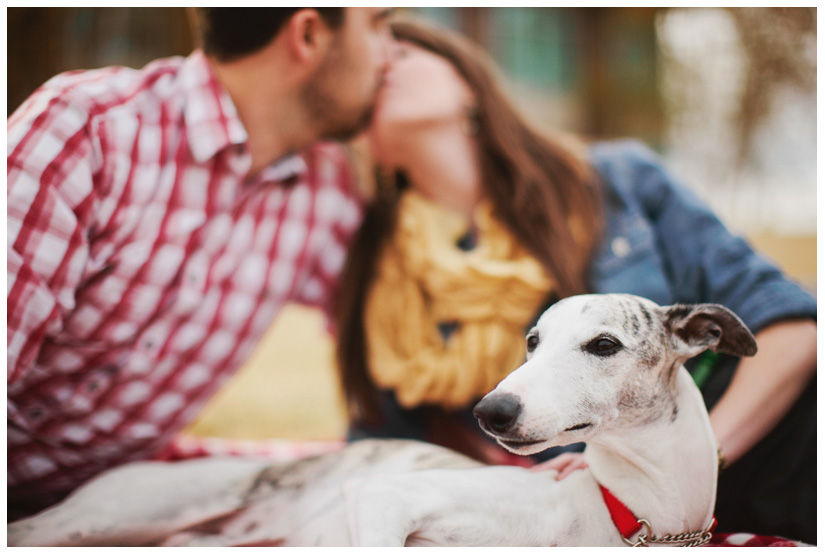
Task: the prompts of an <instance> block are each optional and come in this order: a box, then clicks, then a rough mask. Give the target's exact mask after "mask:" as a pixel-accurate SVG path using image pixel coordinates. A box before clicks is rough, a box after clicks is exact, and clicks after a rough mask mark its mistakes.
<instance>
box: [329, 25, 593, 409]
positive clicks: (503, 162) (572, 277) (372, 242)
mask: <svg viewBox="0 0 825 555" xmlns="http://www.w3.org/2000/svg"><path fill="white" fill-rule="evenodd" d="M392 28H393V32H394V34H395V36H396V38H397V39H398V40H399V41H407V42H410V43H413V44H415V45H417V46H420V47H421V48H424V49H426V50H429V51H431V52H433V53H435V54H437V55H439V56H442V57H443V58H445V59H446V60H447V61H449V62H450V63H451V64H452V65H453V66H454V67H455V69H456V70H457V71H458V73H459V74H460V75H461V76H462V77H463V78H464V80H465V81H466V82H467V83H468V85H469V86H470V88H471V89H472V90H473V92H474V94H475V96H476V99H477V118H478V119H477V135H476V137H477V140H478V148H479V149H480V152H479V154H480V155H479V160H480V161H481V165H482V167H481V170H482V174H481V175H482V182H483V187H484V193H485V195H486V196H487V197H488V198H489V199H491V201H492V202H493V204H494V206H495V211H496V215H497V217H498V218H499V219H500V220H501V222H503V223H504V225H506V227H507V228H508V229H509V230H510V232H511V233H512V234H513V236H514V237H515V238H516V239H517V240H518V241H519V242H520V243H521V244H522V245H524V246H525V247H526V248H527V249H528V250H529V251H530V253H531V254H532V255H533V256H535V258H536V259H537V260H538V261H539V262H540V263H541V264H542V265H543V266H544V267H545V269H546V271H547V272H548V274H549V275H550V276H552V277H553V280H554V282H555V290H554V294H555V296H557V297H559V298H562V297H566V296H569V295H575V294H579V293H585V292H587V291H588V284H587V277H586V274H587V267H588V262H589V259H590V256H591V252H592V249H593V247H594V243H595V241H596V238H597V237H599V236H600V235H601V226H602V216H601V203H600V195H599V191H598V185H597V181H596V179H595V175H594V173H593V171H592V169H591V167H590V165H589V164H588V163H587V162H586V160H585V158H584V156H582V155H580V154H579V153H578V152H576V151H574V150H573V149H572V148H570V147H567V146H563V145H562V143H561V142H560V141H559V140H552V139H550V138H548V137H545V136H542V135H541V134H539V133H537V132H536V131H534V130H533V129H531V128H530V127H529V126H528V125H527V124H526V123H525V122H524V120H523V119H522V117H521V116H520V115H519V114H518V113H517V112H516V111H515V109H514V108H513V105H512V104H511V103H510V102H509V100H508V99H507V98H506V97H505V95H504V94H503V92H502V90H501V88H500V87H499V85H498V84H497V81H496V76H495V73H494V70H493V66H492V64H491V63H490V62H489V60H488V58H487V56H486V55H485V54H484V53H483V51H482V50H481V49H480V48H479V47H477V46H475V45H474V44H473V43H471V42H470V41H468V40H467V39H465V38H463V37H461V36H459V35H457V34H455V33H452V32H450V31H446V30H442V29H437V28H433V27H430V26H425V25H422V24H419V23H414V22H411V21H405V22H396V23H394V24H393V25H392ZM393 200H394V199H393V197H392V196H389V198H388V196H387V195H382V194H378V195H376V197H375V199H374V201H373V202H372V203H371V204H370V205H369V206H368V207H367V210H366V213H365V216H364V222H363V225H362V227H361V228H360V230H359V232H358V233H357V234H356V237H355V238H354V242H353V244H352V247H351V249H350V254H349V257H348V259H347V263H346V265H345V268H344V271H343V274H342V276H341V282H340V288H339V290H338V295H337V306H336V316H337V324H338V325H337V328H338V338H337V346H336V359H337V364H338V370H339V373H340V377H341V382H342V386H343V388H344V393H345V396H346V400H347V406H348V411H349V415H350V418H351V419H353V421H358V422H362V423H370V422H375V421H376V419H377V417H378V391H377V390H376V388H375V385H374V384H373V382H372V380H371V379H370V373H369V369H368V360H367V354H368V353H367V341H366V337H365V330H364V306H365V304H366V299H367V293H368V291H369V289H370V287H371V285H372V283H373V280H374V278H375V272H376V267H377V262H378V259H379V256H380V253H381V250H382V247H383V245H384V243H385V241H387V240H389V239H390V238H391V236H392V233H393V230H394V226H395V220H396V218H395V216H396V212H397V211H396V204H395V203H394V202H393Z"/></svg>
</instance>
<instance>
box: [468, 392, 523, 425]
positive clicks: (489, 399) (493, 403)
mask: <svg viewBox="0 0 825 555" xmlns="http://www.w3.org/2000/svg"><path fill="white" fill-rule="evenodd" d="M520 412H521V401H519V398H518V397H516V396H515V395H511V394H509V393H501V394H498V395H488V396H486V397H485V398H484V399H482V400H481V401H479V402H478V404H477V405H476V406H475V408H474V409H473V415H474V416H475V417H476V418H478V420H479V421H480V422H481V424H482V426H486V427H487V428H489V429H490V430H492V431H493V432H496V433H498V434H503V433H504V432H506V431H507V430H509V429H510V428H512V427H513V424H515V423H516V420H518V415H519V413H520Z"/></svg>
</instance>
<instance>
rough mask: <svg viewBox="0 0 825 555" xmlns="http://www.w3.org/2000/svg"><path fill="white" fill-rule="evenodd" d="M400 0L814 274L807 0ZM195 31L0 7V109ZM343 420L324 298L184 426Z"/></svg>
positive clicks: (227, 432)
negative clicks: (629, 4)
mask: <svg viewBox="0 0 825 555" xmlns="http://www.w3.org/2000/svg"><path fill="white" fill-rule="evenodd" d="M399 12H401V14H402V15H405V14H411V15H415V16H418V17H422V18H426V19H429V20H431V21H433V22H434V23H436V24H439V25H442V26H446V27H450V28H453V29H456V30H459V31H461V32H463V33H465V34H467V35H468V36H470V37H471V38H472V39H474V40H475V41H476V42H478V43H479V44H481V45H482V46H483V47H484V48H485V49H487V50H488V51H489V52H490V54H491V55H492V56H493V58H494V59H495V60H496V61H497V62H498V64H499V66H500V67H501V69H502V77H503V79H504V82H505V84H506V85H507V88H508V90H509V92H510V94H511V95H512V96H513V98H514V99H515V100H516V101H517V103H518V105H519V106H520V107H521V109H522V111H523V113H524V114H525V116H526V117H527V118H528V119H529V120H530V121H531V122H533V123H534V125H536V126H538V127H539V128H543V129H546V130H554V129H564V130H567V131H572V132H575V133H578V134H580V135H582V136H584V137H585V138H587V139H592V140H602V139H614V138H623V137H635V138H639V139H641V140H643V141H645V142H646V143H647V144H649V145H650V146H651V147H653V148H654V149H656V150H657V151H658V152H659V153H660V154H661V155H662V156H663V157H664V158H665V159H666V160H667V162H668V164H669V167H670V168H671V169H672V170H673V171H674V172H675V173H676V174H677V175H678V176H680V177H681V178H682V179H683V181H684V182H685V183H687V184H688V185H689V186H690V187H691V188H692V189H693V190H694V191H696V192H697V194H699V195H700V196H701V197H702V198H703V199H704V200H705V201H706V202H707V203H708V204H709V205H710V206H712V207H713V208H714V209H715V210H716V211H717V213H718V214H719V215H720V217H721V218H722V220H723V221H725V223H726V224H727V225H728V226H729V227H730V228H732V229H733V230H734V231H735V232H737V233H740V234H742V235H744V236H746V237H747V238H748V240H749V241H750V242H751V243H752V244H753V245H754V246H755V247H756V248H757V249H759V250H761V251H762V252H764V253H765V254H766V255H767V256H769V257H771V258H773V259H774V260H775V261H776V262H777V263H778V264H779V265H780V266H781V267H782V268H784V269H785V270H786V271H787V272H788V273H789V274H791V275H792V276H793V277H794V278H796V279H797V280H798V281H800V282H801V283H802V284H803V285H804V286H805V287H807V288H809V289H810V290H812V291H814V292H815V291H816V268H817V265H816V260H817V257H816V252H817V249H816V207H817V202H816V200H817V195H816V193H817V191H816V152H817V149H816V129H817V128H816V52H817V48H816V16H817V13H816V8H707V7H705V8H537V7H536V8H445V7H441V8H400V9H399ZM33 38H36V40H33ZM192 48H193V40H192V34H191V31H190V28H189V23H188V19H187V14H186V10H185V8H22V7H18V8H7V82H8V90H7V102H8V103H7V114H11V113H12V112H13V111H14V109H15V108H16V107H17V106H18V105H19V104H20V103H21V102H22V101H23V100H24V99H25V98H26V97H27V96H28V95H29V94H30V93H31V92H33V91H34V90H35V89H36V88H37V87H38V86H39V85H41V84H42V83H43V82H45V81H46V80H47V79H48V78H49V77H51V76H53V75H55V74H57V73H59V72H62V71H67V70H75V69H90V68H95V67H101V66H106V65H126V66H131V67H141V66H143V65H144V64H146V63H147V62H149V61H150V60H152V59H155V58H158V57H165V56H173V55H184V56H185V55H187V54H188V53H189V52H191V50H192ZM345 429H346V420H345V413H344V409H343V402H342V399H341V396H340V393H339V389H338V382H337V378H336V376H335V371H334V367H333V347H332V342H331V339H330V338H329V337H328V336H327V335H326V332H325V331H324V322H323V319H322V316H321V315H320V314H319V313H317V312H315V311H313V310H309V309H306V308H303V307H299V306H288V307H287V308H286V309H285V310H284V311H283V312H282V314H281V316H279V318H278V319H277V321H276V322H274V323H273V326H272V327H271V329H270V330H269V332H268V334H267V336H266V337H265V338H264V341H263V342H262V343H261V345H260V346H259V348H258V350H257V351H256V353H255V354H254V355H253V357H252V358H251V359H250V360H249V362H248V363H247V364H246V365H245V366H244V368H242V370H241V371H240V372H239V373H238V374H237V375H236V376H235V377H234V378H233V379H232V380H231V381H230V382H229V384H228V385H227V386H226V387H225V388H224V389H222V390H221V391H220V392H219V393H218V394H217V395H216V397H215V398H214V399H213V400H212V402H211V403H210V404H209V405H208V406H207V408H206V410H205V411H204V412H203V413H202V414H201V415H200V417H199V418H198V419H197V421H196V422H195V423H194V424H193V425H192V426H190V427H189V429H188V430H186V431H187V432H188V433H190V434H194V435H199V436H218V437H227V438H234V439H266V438H288V439H310V440H312V439H316V440H327V439H338V438H341V437H343V435H344V433H345Z"/></svg>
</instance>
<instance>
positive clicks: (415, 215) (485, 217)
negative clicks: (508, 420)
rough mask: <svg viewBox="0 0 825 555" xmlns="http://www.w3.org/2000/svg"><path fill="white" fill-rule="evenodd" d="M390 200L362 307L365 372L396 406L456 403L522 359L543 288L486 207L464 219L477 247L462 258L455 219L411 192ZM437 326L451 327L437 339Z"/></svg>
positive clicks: (535, 269) (459, 222)
mask: <svg viewBox="0 0 825 555" xmlns="http://www.w3.org/2000/svg"><path fill="white" fill-rule="evenodd" d="M399 202H400V203H401V204H400V206H399V218H400V219H399V222H398V226H397V228H396V231H395V234H394V236H393V238H392V241H391V242H390V243H389V244H388V245H387V246H386V247H385V249H384V251H383V252H382V254H381V258H380V260H379V264H378V272H377V276H376V282H375V283H374V285H373V287H372V289H371V290H370V292H369V294H368V297H367V303H366V307H365V327H366V334H367V345H368V357H369V368H370V372H371V375H372V378H373V380H374V381H375V383H376V384H377V385H378V386H379V387H380V388H382V389H392V390H393V391H394V392H395V394H396V397H397V399H398V401H399V403H401V405H403V406H405V407H408V408H410V407H414V406H417V405H419V404H422V403H426V404H437V405H440V406H442V407H445V408H461V407H465V406H467V405H468V404H469V403H470V402H472V401H474V400H475V399H478V398H480V397H481V396H483V395H484V394H486V393H487V392H488V391H490V390H491V389H493V388H494V387H495V386H496V384H497V383H498V382H499V381H501V380H502V379H503V378H504V377H505V376H506V375H507V374H509V373H510V372H511V371H513V370H514V369H515V368H516V367H517V366H518V365H519V364H520V363H521V362H522V361H523V359H524V354H525V347H524V333H525V327H526V326H527V325H528V324H529V323H530V320H531V319H532V318H534V317H535V315H536V312H537V311H538V310H539V309H540V308H541V304H542V302H543V301H545V300H546V298H547V296H548V294H549V293H550V291H551V288H552V282H551V280H550V278H549V277H548V276H547V273H546V272H545V271H544V268H543V267H542V266H541V265H540V264H539V263H538V262H537V261H536V260H535V259H534V258H533V257H532V256H531V255H529V254H528V253H527V251H526V250H525V249H524V248H522V247H520V246H519V245H518V244H517V242H516V241H515V240H514V239H513V238H512V236H511V235H510V233H509V232H508V231H507V230H506V229H505V228H504V226H502V225H501V224H500V223H499V222H498V221H497V220H496V219H495V218H494V217H493V213H492V207H491V206H490V205H489V203H482V204H480V205H479V206H478V208H477V209H476V211H475V213H474V223H475V225H476V228H477V232H478V242H477V246H476V247H475V248H474V249H473V250H471V251H467V252H465V251H462V250H461V249H460V248H459V247H457V246H456V241H457V240H458V239H459V238H460V237H462V236H463V235H464V234H465V233H466V231H467V228H466V222H465V221H464V220H463V219H462V218H461V217H459V216H458V215H456V214H454V213H452V212H450V211H448V210H446V209H444V208H441V207H440V206H438V205H436V204H434V203H432V202H430V201H428V200H426V199H425V198H424V197H423V196H421V195H419V194H417V193H415V192H413V191H408V192H406V193H405V194H404V195H403V197H402V198H401V199H400V200H399ZM439 324H457V328H456V329H455V331H454V332H453V333H452V334H451V335H449V338H448V339H447V340H446V341H445V339H444V336H443V335H442V333H441V332H440V331H439V328H438V326H439Z"/></svg>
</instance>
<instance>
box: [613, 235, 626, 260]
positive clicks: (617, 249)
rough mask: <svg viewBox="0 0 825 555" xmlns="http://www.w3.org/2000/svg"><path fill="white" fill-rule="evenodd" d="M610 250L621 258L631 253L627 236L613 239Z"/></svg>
mask: <svg viewBox="0 0 825 555" xmlns="http://www.w3.org/2000/svg"><path fill="white" fill-rule="evenodd" d="M610 250H612V251H613V254H614V255H616V256H618V257H619V258H624V257H625V256H627V255H628V254H629V253H630V241H628V240H627V239H626V238H625V237H616V238H615V239H613V242H612V243H610Z"/></svg>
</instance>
